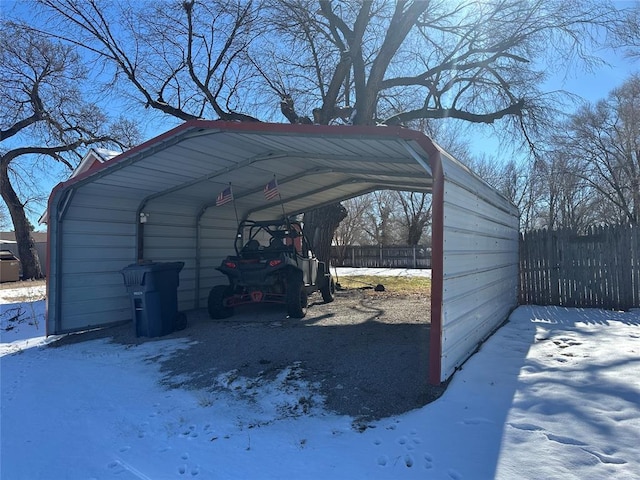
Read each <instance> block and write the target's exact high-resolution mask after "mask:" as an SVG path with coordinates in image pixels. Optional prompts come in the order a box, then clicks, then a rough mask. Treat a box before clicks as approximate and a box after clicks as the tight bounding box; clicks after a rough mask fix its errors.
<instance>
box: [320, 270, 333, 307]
mask: <svg viewBox="0 0 640 480" xmlns="http://www.w3.org/2000/svg"><path fill="white" fill-rule="evenodd" d="M335 291H336V284H335V282H334V281H333V276H331V275H329V276H328V277H323V279H322V284H321V285H320V293H321V294H322V300H324V303H331V302H333V294H334V293H335Z"/></svg>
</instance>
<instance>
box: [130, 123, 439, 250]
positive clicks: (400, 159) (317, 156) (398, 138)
mask: <svg viewBox="0 0 640 480" xmlns="http://www.w3.org/2000/svg"><path fill="white" fill-rule="evenodd" d="M196 122H198V121H196ZM189 123H191V122H189ZM207 123H212V124H216V125H215V126H216V127H217V126H218V124H220V123H224V122H207ZM231 125H232V127H233V128H231V129H230V130H231V131H234V130H236V129H237V128H238V126H239V125H242V124H235V123H233V124H231ZM272 127H288V125H285V124H283V125H280V124H277V125H272ZM289 127H290V126H289ZM307 127H308V126H307ZM314 127H316V126H314ZM317 127H319V129H321V130H324V129H325V128H326V127H323V126H317ZM328 128H329V129H330V130H331V133H334V134H335V135H336V136H337V137H339V136H340V135H343V136H344V137H346V138H350V139H352V138H354V136H353V135H352V133H354V132H355V131H356V130H361V127H356V128H353V129H352V127H335V126H333V127H328ZM274 130H275V128H274ZM278 130H279V129H278ZM336 130H338V131H336ZM365 130H367V133H368V134H369V135H367V137H372V135H371V131H370V130H371V127H368V128H365ZM383 130H384V132H380V133H381V134H380V135H378V138H384V139H385V140H390V141H394V140H395V142H397V143H400V144H401V145H402V146H403V147H404V148H405V150H406V151H407V152H408V154H409V157H406V156H396V157H393V156H372V155H367V156H366V158H367V162H370V163H372V164H375V163H384V164H393V163H401V164H407V163H413V162H411V161H410V158H412V159H413V160H414V161H415V163H417V164H419V165H420V166H421V167H422V168H423V169H424V171H425V178H426V179H430V180H432V177H431V168H430V166H429V165H428V163H427V161H428V158H427V159H424V158H423V157H422V156H420V155H419V154H418V153H417V152H416V151H415V150H414V149H413V148H412V147H411V146H410V145H409V144H408V141H409V140H410V139H409V138H403V137H404V135H390V136H389V135H386V134H387V133H394V132H393V130H394V129H387V128H386V127H385V128H384V129H383ZM312 131H313V133H314V134H315V133H317V132H316V129H315V128H313V130H312ZM224 132H226V130H225V129H224V128H222V129H217V128H216V129H214V130H206V129H203V128H199V129H197V130H196V131H195V132H193V131H187V132H184V133H183V134H182V135H180V141H179V142H175V143H180V142H181V141H185V140H189V139H192V138H196V137H202V136H208V135H216V134H220V133H224ZM310 132H311V131H309V132H308V133H310ZM404 132H410V133H417V132H412V131H406V130H401V133H404ZM256 133H262V132H261V131H260V132H256ZM286 133H293V132H286ZM305 133H307V132H305ZM355 133H358V132H355ZM360 133H361V132H360ZM382 133H384V134H382ZM395 133H397V132H395ZM419 135H420V136H421V137H422V138H420V140H425V139H426V140H427V141H428V140H429V139H428V138H427V137H425V136H424V135H421V134H419ZM311 136H314V135H311ZM413 136H414V135H410V137H413ZM355 137H356V138H359V137H361V136H360V135H355ZM411 140H416V139H415V138H412V139H411ZM418 143H421V142H418ZM429 143H430V142H429ZM430 146H432V145H430ZM156 151H157V149H155V148H154V149H152V152H153V153H155V152H156ZM141 153H142V154H143V155H144V153H143V152H141ZM145 153H146V152H145ZM136 157H138V155H136ZM281 158H295V159H296V160H303V159H305V158H307V159H313V160H322V159H323V158H326V159H331V160H333V161H335V160H338V161H340V160H344V161H346V162H348V161H352V160H354V158H357V157H354V156H353V155H349V156H345V155H334V154H322V153H301V152H299V151H294V152H289V151H269V152H265V153H259V154H257V155H254V156H252V157H249V158H246V159H244V160H242V161H240V162H237V163H236V164H234V165H232V166H226V167H223V168H220V169H218V170H216V171H213V172H211V173H208V174H206V175H203V176H201V177H199V178H196V179H192V180H189V181H187V182H184V183H182V184H179V185H174V186H172V187H169V188H166V189H164V190H162V191H158V192H155V193H152V194H150V195H148V196H146V197H144V198H143V199H142V200H141V201H140V203H139V205H138V208H137V209H136V222H137V225H138V228H137V229H136V237H137V239H136V245H137V258H138V259H141V258H143V256H144V251H143V250H144V247H143V244H144V240H143V231H144V224H143V223H140V222H139V221H138V219H139V218H140V215H141V213H142V212H143V210H144V209H145V208H146V206H147V205H148V203H149V202H150V201H152V200H155V199H159V198H162V197H163V196H166V195H170V194H173V193H175V192H178V191H180V190H186V189H188V188H189V187H192V186H195V185H198V184H201V183H204V182H208V181H211V180H212V179H215V178H218V177H221V176H224V175H228V174H230V173H233V172H234V171H237V170H241V169H243V168H246V167H250V166H252V165H255V164H259V163H261V162H266V161H272V160H275V159H281ZM408 161H409V162H408ZM327 173H337V174H344V175H348V176H347V178H345V179H344V180H342V181H340V182H336V183H334V184H332V185H330V186H328V188H320V189H316V190H314V191H313V192H315V193H320V192H322V191H325V190H327V189H330V188H337V187H339V186H342V185H348V184H353V183H364V184H367V185H368V186H367V187H366V188H363V189H362V190H360V191H358V192H357V193H356V194H355V195H353V194H351V195H345V196H341V197H337V198H335V199H333V200H331V201H329V202H325V203H318V204H317V205H314V208H317V207H321V206H323V205H325V204H331V203H335V202H337V201H343V200H345V199H348V198H352V197H353V196H357V195H362V194H365V193H369V192H372V191H376V190H380V189H385V188H387V189H390V190H411V191H424V192H427V193H428V192H430V191H431V184H432V181H429V182H427V185H425V183H424V182H422V183H413V182H407V181H406V180H405V181H404V182H401V181H384V182H380V181H377V182H376V181H375V180H371V179H363V178H361V176H363V175H371V174H372V172H371V171H370V170H363V169H354V168H334V167H318V166H315V167H313V168H310V169H308V170H305V171H303V172H300V173H297V174H295V175H291V176H288V177H280V178H278V183H279V185H285V184H286V183H288V182H292V181H296V180H299V179H301V178H304V177H307V176H312V175H320V174H327ZM380 176H381V177H386V178H394V177H397V178H407V174H406V173H396V172H385V173H381V174H380ZM261 190H262V186H260V187H256V188H254V189H251V190H248V191H246V192H244V193H243V194H237V193H236V192H234V200H237V199H241V198H244V197H248V196H250V195H253V194H255V193H258V192H259V191H261ZM308 194H309V193H307V194H306V195H308ZM300 198H304V195H297V196H293V197H285V198H282V203H283V204H286V203H287V202H291V201H295V200H297V199H300ZM214 205H215V197H212V199H211V201H208V202H205V203H204V204H202V205H201V206H200V207H199V208H197V210H198V213H197V214H196V222H195V223H196V225H195V226H196V227H198V225H199V224H200V220H201V218H202V216H203V215H204V214H205V213H206V211H207V210H208V209H209V208H211V207H212V206H214ZM270 207H272V204H267V205H265V206H264V207H261V208H254V209H251V210H249V211H248V212H246V214H245V215H244V216H243V218H248V217H249V216H250V215H251V214H253V213H257V212H260V211H262V210H266V209H268V208H270ZM308 209H309V208H308V207H306V208H303V209H300V210H296V211H291V212H287V214H288V215H296V214H299V213H302V212H304V211H306V210H308Z"/></svg>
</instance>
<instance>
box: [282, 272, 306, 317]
mask: <svg viewBox="0 0 640 480" xmlns="http://www.w3.org/2000/svg"><path fill="white" fill-rule="evenodd" d="M303 287H304V285H303V282H302V279H301V278H300V276H299V275H296V276H294V277H293V278H290V279H289V281H288V282H287V315H289V317H291V318H303V317H304V316H305V315H306V313H307V301H308V299H307V292H305V290H304V288H303Z"/></svg>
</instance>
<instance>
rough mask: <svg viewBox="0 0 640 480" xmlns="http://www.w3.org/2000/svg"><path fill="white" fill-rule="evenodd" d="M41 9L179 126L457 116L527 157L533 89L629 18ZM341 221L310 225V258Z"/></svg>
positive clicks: (548, 10) (512, 6)
mask: <svg viewBox="0 0 640 480" xmlns="http://www.w3.org/2000/svg"><path fill="white" fill-rule="evenodd" d="M37 1H38V3H39V4H41V5H43V6H44V7H46V9H47V11H49V12H53V13H54V14H55V18H57V19H61V20H62V21H64V22H65V23H66V26H67V28H69V26H71V27H73V30H72V32H73V33H72V34H71V35H69V36H68V40H70V41H73V42H76V43H78V44H82V45H86V46H87V48H88V49H90V50H91V51H92V52H94V53H95V54H97V55H98V57H99V58H101V59H103V60H105V61H106V62H107V64H106V65H110V66H111V67H112V68H113V74H114V76H113V81H114V83H121V82H120V80H121V79H122V80H124V81H125V82H126V83H127V84H129V85H130V86H132V87H133V89H134V92H135V95H136V98H138V99H141V100H142V101H143V102H144V104H145V105H146V106H148V107H150V108H154V109H157V110H158V111H161V112H164V113H166V114H168V115H172V116H174V117H177V118H180V119H189V118H194V117H212V116H214V115H215V116H217V117H220V118H224V119H230V120H255V119H257V118H272V117H271V115H272V114H273V112H274V110H273V109H272V106H273V105H279V107H280V112H281V114H282V115H283V116H284V118H286V119H287V120H288V121H289V122H294V123H318V124H332V123H342V124H354V125H374V124H379V123H383V124H386V125H406V124H408V123H410V122H413V121H415V120H419V119H425V118H427V119H445V118H453V119H457V120H459V121H463V122H470V123H477V124H488V125H492V124H499V125H500V131H501V132H503V135H504V136H505V137H509V136H510V137H511V138H512V139H517V140H514V141H516V142H517V141H518V139H519V140H520V141H522V143H524V144H527V145H529V147H531V148H532V149H534V148H535V135H536V133H537V132H538V131H539V130H541V129H543V128H544V127H546V126H548V125H549V122H550V121H551V119H552V118H553V117H554V115H553V113H554V108H556V105H557V104H558V102H557V96H556V95H555V94H554V93H547V92H543V91H541V90H540V86H541V85H542V84H543V80H544V79H545V78H546V76H547V75H548V71H550V70H551V69H554V70H557V69H558V68H561V67H563V68H569V67H575V66H576V65H580V66H584V67H585V68H589V67H591V66H594V65H595V64H597V63H598V62H600V61H601V60H600V59H598V58H597V57H595V56H593V55H592V54H591V53H590V52H592V51H594V50H595V49H594V48H592V47H594V46H597V45H599V42H600V40H601V38H603V37H604V36H606V35H603V33H607V32H613V31H618V30H619V29H620V28H621V27H622V25H623V24H625V21H626V20H628V19H629V18H630V17H628V16H627V13H628V12H627V11H625V10H623V9H618V8H616V6H615V5H614V2H610V1H603V0H579V1H578V0H566V1H562V2H559V1H555V0H533V1H530V0H486V1H483V2H477V1H475V0H455V1H451V0H431V1H425V0H415V1H412V0H398V1H396V2H388V1H384V0H373V1H364V2H335V1H330V0H320V1H317V2H316V1H314V0H263V1H262V2H260V3H258V2H251V1H249V2H247V1H241V0H232V1H210V2H197V1H195V0H186V1H183V2H175V3H173V2H162V3H159V4H157V7H151V8H154V9H153V10H152V11H149V8H150V6H149V4H148V3H144V4H143V6H142V7H139V6H138V4H137V3H134V2H127V1H125V2H122V3H117V4H112V3H101V2H97V1H96V0H88V1H86V2H77V1H75V0H37ZM633 24H634V21H633V19H631V26H633ZM618 38H622V37H618ZM256 40H257V41H256ZM270 106H271V107H270ZM248 112H251V113H248ZM344 215H345V211H344V209H343V208H341V207H340V206H338V205H335V206H329V207H326V208H322V209H319V210H317V211H314V212H309V214H308V215H306V216H305V229H307V230H308V234H309V236H310V237H311V238H316V239H317V241H318V242H320V243H319V244H318V243H316V245H315V246H316V250H318V251H320V252H326V253H327V254H328V252H329V244H330V242H331V238H332V234H333V231H331V232H328V231H323V230H327V229H329V228H334V227H335V226H337V225H338V224H339V223H340V221H341V220H342V219H343V218H344ZM320 255H321V258H322V253H321V254H320Z"/></svg>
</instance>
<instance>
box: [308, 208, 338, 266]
mask: <svg viewBox="0 0 640 480" xmlns="http://www.w3.org/2000/svg"><path fill="white" fill-rule="evenodd" d="M345 218H347V209H346V208H344V207H343V206H342V205H341V204H340V203H334V204H332V205H327V206H326V207H320V208H316V209H315V210H311V211H310V212H306V213H305V214H304V233H305V235H306V237H307V238H308V239H309V241H310V242H311V245H312V246H313V251H314V253H315V254H316V256H317V257H318V259H319V260H320V261H321V262H325V263H327V264H329V260H330V259H331V241H332V240H333V234H334V232H335V231H336V229H337V228H338V225H339V224H340V222H341V221H342V220H344V219H345Z"/></svg>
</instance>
